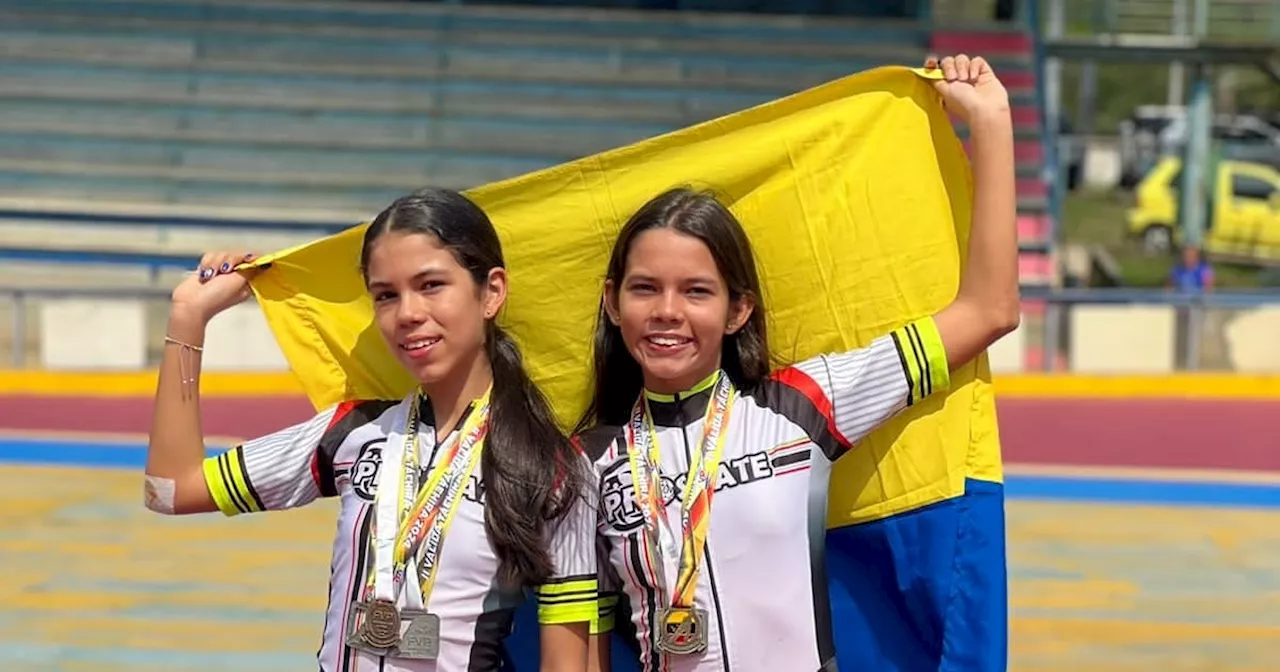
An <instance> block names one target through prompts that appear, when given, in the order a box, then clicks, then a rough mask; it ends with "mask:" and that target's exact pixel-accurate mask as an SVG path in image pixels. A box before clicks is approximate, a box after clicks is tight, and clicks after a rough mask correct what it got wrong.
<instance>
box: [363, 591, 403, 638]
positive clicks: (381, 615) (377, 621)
mask: <svg viewBox="0 0 1280 672" xmlns="http://www.w3.org/2000/svg"><path fill="white" fill-rule="evenodd" d="M360 634H361V638H362V639H364V643H365V644H368V645H369V646H371V647H373V648H375V649H390V648H392V647H394V646H396V645H397V644H399V643H400V610H399V609H397V608H396V605H395V604H394V603H393V602H390V601H388V600H374V601H372V602H370V603H369V604H368V605H367V607H366V608H365V612H364V628H363V629H362V630H361V632H360Z"/></svg>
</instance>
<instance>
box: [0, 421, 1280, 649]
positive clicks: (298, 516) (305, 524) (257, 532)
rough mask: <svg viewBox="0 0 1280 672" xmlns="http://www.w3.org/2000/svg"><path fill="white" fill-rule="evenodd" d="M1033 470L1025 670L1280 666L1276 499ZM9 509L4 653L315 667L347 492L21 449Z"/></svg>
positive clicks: (0, 611)
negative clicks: (215, 509) (1163, 493)
mask: <svg viewBox="0 0 1280 672" xmlns="http://www.w3.org/2000/svg"><path fill="white" fill-rule="evenodd" d="M0 442H2V441H0ZM88 448H92V446H89V447H88ZM101 449H102V450H107V451H112V450H117V449H118V448H112V447H101ZM85 450H86V447H85V446H79V447H76V448H74V449H68V452H67V455H68V456H72V453H73V452H76V453H77V454H83V453H84V451H85ZM77 451H78V452H77ZM14 454H15V453H14V452H13V451H12V450H10V452H8V453H4V452H3V451H0V460H2V459H5V455H8V456H9V458H12V457H13V456H14ZM67 461H68V462H71V461H73V460H70V459H69V460H67ZM1017 479H1018V477H1017V476H1013V477H1011V486H1010V495H1011V499H1010V502H1009V504H1008V525H1009V542H1010V548H1009V564H1010V580H1011V601H1012V605H1011V608H1012V614H1013V620H1012V628H1011V633H1010V640H1011V657H1012V665H1011V669H1014V670H1019V671H1027V672H1032V671H1041V670H1043V671H1046V672H1047V671H1051V670H1052V671H1062V672H1067V671H1072V672H1074V671H1078V670H1090V671H1091V672H1108V671H1112V670H1114V671H1117V672H1120V671H1126V672H1127V671H1137V670H1152V671H1160V672H1178V671H1182V670H1187V671H1191V670H1196V671H1200V670H1204V671H1228V670H1229V671H1232V672H1236V671H1238V672H1245V671H1258V672H1261V671H1262V670H1273V669H1275V665H1276V663H1277V661H1280V506H1268V505H1267V504H1266V502H1265V501H1261V500H1259V501H1261V503H1260V504H1259V503H1257V502H1255V505H1254V506H1231V507H1221V506H1203V505H1196V504H1194V503H1188V502H1182V503H1175V504H1166V505H1158V506H1151V505H1141V504H1135V503H1118V502H1116V501H1115V500H1114V499H1113V498H1110V497H1109V496H1107V495H1102V496H1100V498H1099V499H1100V500H1102V499H1104V498H1105V499H1106V500H1110V501H1091V500H1090V498H1089V497H1088V496H1087V490H1088V486H1082V489H1081V491H1080V492H1076V493H1074V494H1072V493H1067V494H1066V495H1065V496H1064V497H1061V498H1045V497H1043V492H1044V491H1045V490H1044V488H1038V491H1039V492H1040V493H1041V494H1039V495H1034V496H1022V495H1018V494H1016V493H1017V492H1019V491H1023V492H1024V493H1032V494H1034V491H1037V488H1031V487H1021V486H1019V487H1014V484H1016V483H1018V482H1019V481H1018V480H1017ZM1028 482H1029V481H1028ZM1055 487H1060V486H1055ZM1273 492H1280V489H1277V490H1275V491H1273ZM1277 503H1280V502H1277ZM0 511H4V515H3V516H0V576H3V577H4V579H3V580H2V581H0V669H3V670H14V671H15V672H16V671H19V670H40V671H45V670H47V671H50V672H53V671H59V672H73V671H79V670H94V671H95V672H111V671H115V670H121V671H123V670H131V671H145V670H188V671H191V672H204V671H208V672H213V671H215V670H218V671H221V670H243V671H248V670H262V671H276V670H280V671H283V670H307V669H315V667H314V665H315V663H314V653H315V650H316V648H317V645H318V642H319V634H320V628H321V625H322V622H323V617H324V606H325V604H324V603H325V593H326V583H327V572H328V564H329V563H328V560H329V540H330V535H331V534H332V530H333V525H334V515H335V511H336V510H335V507H334V505H333V502H321V503H318V504H315V505H313V506H311V507H309V508H307V509H303V510H299V511H292V512H286V513H278V514H267V515H256V516H245V517H242V518H235V519H226V518H224V517H222V516H221V515H218V514H212V515H207V516H200V517H191V518H182V519H168V518H162V517H159V516H155V515H152V514H149V513H148V512H146V511H145V510H144V509H143V508H142V506H141V503H140V480H139V474H138V472H137V471H136V470H134V469H120V468H92V467H83V466H37V465H29V464H22V463H20V462H11V463H6V464H5V465H4V466H3V468H0Z"/></svg>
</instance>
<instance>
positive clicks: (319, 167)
mask: <svg viewBox="0 0 1280 672" xmlns="http://www.w3.org/2000/svg"><path fill="white" fill-rule="evenodd" d="M984 40H985V41H984ZM1029 44H1030V41H1029V40H1028V39H1027V37H1026V36H1025V35H1023V34H1022V33H1021V32H1019V31H1018V30H1016V29H991V30H986V31H979V32H976V33H975V32H972V31H970V32H965V33H950V32H935V31H933V30H932V29H931V27H930V26H929V25H928V24H925V23H922V22H916V21H906V20H889V19H876V20H867V19H848V18H832V17H820V18H819V17H797V16H787V17H780V16H779V17H772V16H761V15H728V14H697V13H688V12H678V13H665V12H664V13H656V12H636V11H624V10H601V9H581V8H579V9H568V8H530V7H510V6H491V7H486V6H472V5H465V6H456V5H442V4H435V3H377V2H359V3H353V2H346V3H343V2H314V1H300V0H279V1H277V2H274V3H260V2H254V3H249V2H244V1H241V0H0V255H3V258H6V260H7V261H6V263H5V264H4V266H5V269H6V270H5V271H3V272H0V282H23V281H26V280H27V279H29V278H43V281H46V282H47V281H48V280H49V279H50V277H52V276H53V275H56V276H57V277H59V278H65V277H68V275H67V273H65V268H66V264H79V265H83V264H84V263H85V262H88V261H94V260H96V261H99V262H103V263H101V264H99V265H98V266H95V267H92V268H90V267H88V266H85V267H84V269H85V272H86V273H90V275H89V276H84V275H83V274H81V275H79V276H78V277H81V278H84V277H92V278H94V279H95V280H94V281H95V282H106V283H110V282H116V281H119V282H128V283H132V282H146V283H150V282H153V281H157V280H158V281H160V282H164V281H165V274H164V273H155V272H151V271H150V270H148V271H147V272H145V273H141V272H139V270H138V267H139V266H146V267H148V268H150V267H164V266H166V265H168V264H167V263H166V259H170V260H173V261H174V263H180V262H181V260H182V259H184V258H186V257H187V256H188V255H192V254H195V253H197V252H199V251H200V250H202V249H206V248H208V247H210V246H221V245H229V244H244V243H251V244H252V245H253V246H254V247H257V248H260V249H269V248H273V247H276V246H281V245H288V244H292V243H294V242H298V241H300V240H305V239H309V238H313V237H315V235H316V228H317V226H319V227H321V228H322V229H323V228H325V227H328V228H333V227H340V226H345V225H349V224H351V223H354V222H356V221H358V220H359V219H360V218H361V217H367V216H368V215H369V214H371V213H372V212H375V211H376V209H377V208H379V207H380V206H382V205H384V204H385V203H387V202H388V201H390V200H391V199H393V198H394V197H396V196H398V195H400V194H403V193H405V192H407V191H410V190H412V189H414V188H417V187H420V186H423V185H426V184H438V185H445V186H451V187H458V188H465V187H470V186H474V185H478V184H483V183H486V182H490V181H494V180H498V179H502V178H505V177H510V176H514V175H517V174H521V173H525V172H529V171H532V170H536V169H539V168H542V167H545V166H550V165H554V164H557V163H561V162H564V161H567V160H570V159H573V158H577V157H580V156H584V155H587V154H591V153H594V152H596V151H600V150H603V149H607V148H610V147H615V146H619V145H623V144H626V143H629V142H632V141H635V140H639V139H642V138H645V137H650V136H653V135H657V134H660V133H663V132H666V131H669V130H673V129H676V128H679V127H682V126H686V125H690V124H693V123H697V122H700V121H704V120H707V119H710V118H713V117H716V116H719V115H723V114H727V113H730V112H733V111H736V110H739V109H743V108H746V107H749V106H751V105H755V104H759V103H762V102H765V101H768V100H771V99H774V98H777V97H780V96H784V95H787V94H790V93H793V92H795V91H798V90H801V89H803V88H806V87H808V86H812V85H815V84H818V83H821V82H823V81H827V80H830V79H833V78H836V77H839V76H842V75H844V74H847V73H850V72H854V71H858V70H864V69H868V68H872V67H876V66H879V65H886V64H908V65H914V64H917V63H919V62H921V60H922V59H923V57H924V56H925V54H926V53H927V52H928V51H929V50H931V49H932V50H935V51H943V52H946V51H953V50H955V49H957V48H972V50H973V51H978V52H984V53H989V54H991V55H992V56H993V60H995V61H996V63H997V67H999V68H1000V70H1001V74H1002V76H1003V77H1004V78H1005V81H1007V82H1009V84H1010V88H1011V90H1012V91H1013V93H1014V94H1015V106H1016V109H1015V118H1016V120H1017V122H1018V129H1019V130H1018V134H1019V145H1018V156H1019V162H1020V167H1019V189H1020V199H1019V202H1020V208H1021V209H1022V210H1024V218H1023V221H1022V222H1020V231H1022V232H1023V234H1024V236H1025V238H1026V239H1027V240H1028V243H1029V247H1028V255H1031V256H1029V257H1028V258H1027V259H1024V263H1023V267H1024V271H1025V273H1026V276H1027V279H1028V281H1029V282H1039V281H1040V277H1041V275H1042V273H1041V271H1042V270H1043V269H1044V267H1045V266H1046V263H1045V261H1044V259H1042V258H1041V257H1042V256H1043V254H1042V253H1043V248H1044V245H1043V243H1044V242H1045V241H1043V240H1042V237H1043V235H1044V232H1045V231H1047V230H1048V229H1049V228H1051V227H1049V226H1048V224H1047V222H1046V219H1045V218H1046V214H1045V192H1046V190H1045V188H1044V183H1043V181H1042V180H1041V178H1040V172H1041V158H1042V156H1041V155H1042V152H1041V151H1040V143H1039V139H1038V137H1039V126H1038V122H1037V119H1038V111H1037V107H1036V101H1035V82H1034V77H1033V74H1032V73H1033V72H1034V68H1033V61H1032V59H1031V56H1030V47H1029V46H1028V45H1029ZM961 133H962V135H963V133H964V131H963V129H961ZM96 212H101V213H104V214H109V215H110V217H105V218H95V217H94V216H93V215H94V213H96ZM59 213H69V214H67V215H66V216H61V215H60V214H59ZM143 215H146V216H147V217H143ZM166 216H168V217H181V218H182V222H178V223H165V222H164V218H165V217H166ZM131 217H132V218H133V219H131ZM240 220H243V223H242V224H237V221H240ZM262 222H274V223H276V224H277V225H276V226H271V227H264V226H262V225H261V223H262ZM50 223H57V224H58V226H59V228H58V229H57V231H58V232H59V235H56V236H50V235H49V231H50V229H49V225H50ZM290 225H293V226H290ZM103 252H111V253H113V254H114V255H115V256H114V257H110V258H109V257H108V256H104V255H101V254H99V253H103ZM113 260H114V261H115V262H121V263H106V262H111V261H113ZM51 262H57V263H58V264H59V265H60V269H62V270H59V271H58V272H57V273H52V274H51V273H47V272H38V268H37V267H39V268H44V266H42V264H44V265H47V264H48V263H51ZM1047 266H1048V267H1049V268H1051V267H1052V264H1047ZM125 267H129V268H125ZM32 269H36V270H32ZM28 271H31V272H33V273H34V275H30V274H28Z"/></svg>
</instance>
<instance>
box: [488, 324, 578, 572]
mask: <svg viewBox="0 0 1280 672" xmlns="http://www.w3.org/2000/svg"><path fill="white" fill-rule="evenodd" d="M486 349H487V350H488V355H489V364H490V367H492V369H493V391H492V392H491V393H490V401H489V433H488V436H487V438H486V439H485V448H484V452H483V453H481V458H480V460H481V469H482V471H483V473H484V477H485V478H484V480H485V526H486V529H487V530H488V533H489V542H490V543H491V544H492V545H493V549H494V552H495V553H496V554H497V556H498V579H499V581H500V582H501V583H502V584H503V585H506V586H519V585H526V586H536V585H539V584H541V583H545V582H546V580H547V578H548V577H550V576H551V574H552V572H553V571H555V567H554V566H553V563H552V560H551V556H550V555H549V554H548V553H547V543H546V540H547V538H548V536H549V534H548V528H549V527H551V526H552V525H553V524H555V523H558V522H559V521H561V520H563V519H564V517H565V516H566V515H568V513H569V510H570V508H571V507H572V505H573V503H574V500H575V499H576V498H577V497H580V496H581V493H583V492H584V491H585V489H586V485H587V483H588V481H587V473H586V468H585V467H586V464H585V462H584V461H583V460H582V459H581V457H580V455H579V453H578V450H577V448H576V447H574V445H573V443H572V442H571V441H570V440H569V438H568V437H567V436H566V435H565V434H564V432H562V431H561V430H560V428H559V426H558V425H557V424H556V419H555V415H554V414H553V413H552V411H551V405H550V404H549V403H548V402H547V399H546V397H544V396H543V394H542V392H541V391H540V390H539V389H538V387H537V386H536V385H534V384H533V381H532V380H530V378H529V375H528V373H526V372H525V370H524V363H523V359H522V358H521V356H520V349H519V347H518V346H517V345H516V343H515V341H513V340H511V337H510V336H508V335H507V334H506V332H504V331H503V330H502V328H501V327H498V326H497V325H496V324H494V323H493V322H490V323H489V326H488V338H487V339H486Z"/></svg>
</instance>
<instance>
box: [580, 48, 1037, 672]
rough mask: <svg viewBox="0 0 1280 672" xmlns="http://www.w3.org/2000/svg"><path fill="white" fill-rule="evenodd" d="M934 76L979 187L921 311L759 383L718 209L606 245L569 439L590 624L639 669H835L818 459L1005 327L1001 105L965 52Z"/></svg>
mask: <svg viewBox="0 0 1280 672" xmlns="http://www.w3.org/2000/svg"><path fill="white" fill-rule="evenodd" d="M930 66H931V67H932V64H930ZM941 69H942V71H943V73H944V78H943V79H942V80H940V81H938V82H936V87H937V89H938V91H939V92H940V93H941V95H942V98H943V100H944V103H945V105H946V106H947V108H948V109H949V110H951V111H953V112H954V113H956V114H958V115H959V116H960V117H962V118H963V119H964V120H965V121H966V122H967V123H968V124H969V126H970V128H971V129H972V139H973V156H972V160H973V168H974V176H975V177H974V182H975V194H974V205H973V228H972V232H971V237H970V239H969V251H968V259H967V263H966V264H965V269H966V270H965V272H964V274H963V277H962V278H961V280H960V286H959V291H958V293H957V295H956V297H955V299H954V300H953V301H952V302H951V303H950V304H949V305H947V306H946V307H945V308H943V309H942V310H940V311H939V312H938V313H936V314H935V315H932V316H929V317H925V318H923V319H918V320H916V321H914V322H912V323H910V324H907V325H906V326H903V327H901V328H899V329H895V330H894V331H892V332H891V333H888V334H885V335H884V336H882V337H880V338H877V339H875V340H874V341H872V342H871V343H870V344H869V345H868V346H867V347H865V348H861V349H858V350H853V351H850V352H842V353H832V354H826V355H821V356H818V357H814V358H812V359H808V360H805V361H803V362H800V363H798V364H796V365H794V366H790V367H787V368H784V369H781V370H777V371H773V370H772V369H771V364H772V362H771V360H770V355H769V350H768V339H767V337H766V333H765V323H766V320H765V307H764V305H763V300H762V294H761V287H760V280H759V278H758V276H757V273H756V266H755V261H754V258H753V255H752V251H751V245H750V242H749V241H748V239H747V236H746V234H745V232H744V231H743V228H742V226H741V225H740V224H739V223H738V221H737V220H736V219H735V218H734V216H733V214H732V213H730V212H729V210H728V209H727V208H725V207H724V206H723V205H721V204H720V203H719V202H718V201H716V200H715V198H713V197H712V196H709V195H705V194H701V193H697V192H694V191H690V190H685V189H676V190H673V191H670V192H667V193H665V194H662V195H660V196H658V197H657V198H655V199H653V200H652V201H650V202H649V203H648V204H646V205H645V206H644V207H642V208H641V209H640V210H639V211H638V212H636V213H635V215H633V216H632V217H631V219H630V220H629V221H628V222H627V224H626V225H625V226H624V227H623V229H622V231H621V233H620V234H619V236H618V239H617V242H616V244H615V246H614V250H613V255H612V258H611V259H610V261H609V266H608V269H607V273H606V281H605V288H604V300H603V301H602V305H601V312H600V316H599V321H598V326H597V331H596V335H595V343H594V345H595V363H594V373H595V381H594V384H595V388H594V396H593V399H592V404H591V406H590V408H589V410H588V411H587V413H586V415H585V416H584V417H583V419H582V422H581V423H580V425H579V428H578V429H579V432H580V435H581V437H582V440H583V443H584V445H585V446H586V449H587V451H588V454H589V455H590V456H591V457H592V459H593V460H594V461H595V465H596V469H597V472H598V473H599V475H600V486H599V487H600V492H599V496H600V503H601V531H602V536H603V540H604V541H603V546H604V549H603V550H602V552H606V551H607V561H608V562H607V564H606V563H605V562H604V558H603V557H602V562H601V565H602V568H603V572H602V573H603V574H604V576H605V577H606V578H605V581H604V583H605V584H606V585H602V590H603V589H604V588H606V587H608V588H609V589H616V590H617V591H618V598H619V603H618V605H617V607H616V610H613V608H612V607H611V605H610V603H609V600H610V599H611V598H610V597H608V596H605V597H604V599H602V620H603V621H604V622H603V623H602V629H607V628H608V627H609V623H608V621H609V615H610V614H611V613H616V614H618V618H617V619H616V623H615V624H614V625H615V626H616V627H615V632H616V633H618V634H619V635H620V636H621V638H622V639H624V640H626V641H627V642H628V643H630V644H631V645H632V647H633V649H634V651H635V653H636V655H637V657H638V658H639V663H640V666H641V668H642V669H644V670H654V671H658V670H662V671H664V672H665V671H668V670H670V671H678V672H689V671H697V672H712V671H726V672H727V671H729V670H734V671H743V670H761V671H769V672H773V671H776V670H787V671H788V672H790V671H793V670H795V671H800V670H834V669H835V668H836V648H837V647H836V645H837V635H836V632H835V631H834V629H833V625H832V617H831V612H832V610H831V605H830V603H829V593H828V585H827V566H826V554H825V549H824V544H825V540H826V525H825V522H826V513H827V505H826V493H827V488H828V479H829V474H830V471H831V468H832V464H833V463H834V461H835V460H837V459H839V458H840V456H841V455H842V454H844V453H845V452H846V451H848V450H850V449H851V448H852V447H853V446H854V445H856V444H857V443H858V441H859V440H860V439H861V438H862V437H863V436H865V435H866V434H867V433H869V432H871V431H872V430H874V429H875V428H876V427H878V426H879V425H880V424H882V423H883V422H885V421H886V420H887V419H889V418H890V417H892V416H893V415H895V414H896V413H898V412H900V411H902V410H903V409H905V408H907V407H908V406H911V405H913V404H916V403H918V402H920V401H921V400H922V399H924V398H925V397H927V396H928V395H930V394H932V393H934V392H937V391H940V390H945V389H947V387H948V384H949V375H950V371H951V370H953V369H955V368H957V367H960V366H962V365H963V364H965V363H967V362H969V361H970V360H972V359H973V358H974V357H976V356H977V355H978V354H980V353H981V352H982V351H983V350H984V349H986V348H987V346H989V345H991V344H992V343H993V342H995V341H996V340H997V339H998V338H1000V337H1001V336H1002V335H1004V334H1006V333H1008V332H1009V331H1010V330H1012V329H1013V328H1015V327H1016V325H1017V323H1018V316H1019V299H1018V275H1017V246H1016V240H1015V233H1014V217H1015V211H1014V207H1015V201H1014V171H1013V134H1012V123H1011V121H1010V113H1009V101H1008V95H1007V94H1006V92H1005V89H1004V87H1003V85H1001V83H1000V82H999V80H997V79H996V77H995V75H994V73H993V72H992V71H991V69H990V67H989V66H988V65H987V64H986V62H985V61H983V60H982V59H980V58H976V59H972V60H971V59H969V58H967V57H965V56H959V57H957V58H954V59H953V58H947V59H945V60H944V61H943V62H942V63H941ZM895 560H903V559H902V558H887V561H890V562H892V561H895ZM906 561H908V562H909V561H910V560H909V559H907V560H906ZM971 569H972V568H968V567H963V566H957V567H956V568H955V571H956V572H966V571H970V570H971ZM883 589H884V590H886V591H893V590H895V588H894V587H893V586H885V587H883ZM602 595H603V593H602ZM935 615H936V616H937V617H938V618H939V619H944V620H945V619H962V620H963V619H965V618H967V617H968V615H967V613H966V611H965V608H964V605H963V604H962V605H961V606H960V608H959V609H957V610H956V611H955V613H948V614H945V615H944V614H941V613H939V614H935ZM600 648H601V650H602V651H603V650H607V648H608V647H607V646H605V645H602V646H601V647H600ZM842 657H843V656H842ZM605 664H606V663H605V662H604V661H601V665H602V666H604V665H605ZM940 666H943V665H942V662H941V660H933V661H932V663H931V664H930V665H929V666H925V667H919V668H912V669H938V668H939V667H940ZM943 667H945V666H943ZM851 669H899V668H892V667H884V666H870V667H864V666H852V667H851ZM902 669H905V668H902Z"/></svg>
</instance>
